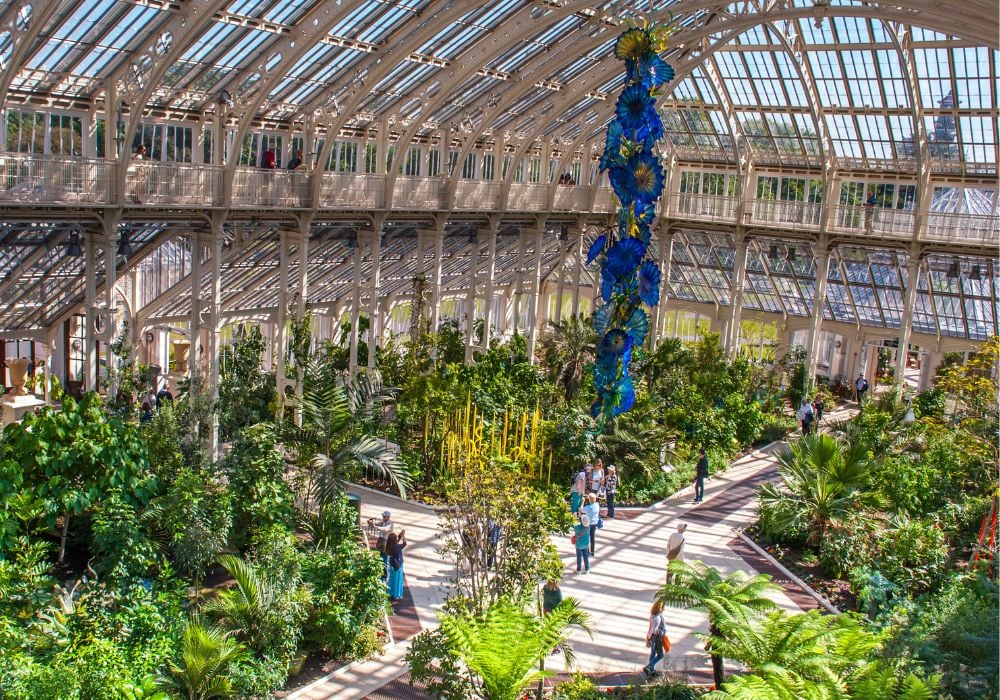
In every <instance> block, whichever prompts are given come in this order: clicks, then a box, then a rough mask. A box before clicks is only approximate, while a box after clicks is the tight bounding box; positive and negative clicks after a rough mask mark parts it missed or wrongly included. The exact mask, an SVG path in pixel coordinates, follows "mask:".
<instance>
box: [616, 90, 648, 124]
mask: <svg viewBox="0 0 1000 700" xmlns="http://www.w3.org/2000/svg"><path fill="white" fill-rule="evenodd" d="M615 114H616V115H617V117H618V123H619V124H621V128H622V129H623V130H624V131H627V132H635V131H638V130H639V129H642V128H643V127H645V126H646V122H647V120H648V119H649V117H650V115H656V101H655V100H653V98H652V96H651V95H650V94H649V88H646V87H643V85H641V84H636V85H632V86H630V87H627V88H625V91H624V92H622V94H621V95H619V96H618V102H617V104H616V105H615Z"/></svg>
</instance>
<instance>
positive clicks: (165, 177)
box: [0, 152, 1000, 243]
mask: <svg viewBox="0 0 1000 700" xmlns="http://www.w3.org/2000/svg"><path fill="white" fill-rule="evenodd" d="M116 168H117V161H115V160H110V159H106V158H84V157H81V156H59V155H38V154H31V153H10V152H2V153H0V204H2V203H17V202H20V203H24V204H32V205H38V204H70V205H73V204H114V203H115V202H114V201H113V196H112V189H111V185H112V181H113V179H114V173H115V169H116ZM222 174H223V168H222V167H220V166H215V165H200V164H193V163H174V162H164V161H149V160H144V161H136V162H132V163H129V165H128V168H127V170H126V174H125V191H124V192H123V193H122V200H123V203H124V204H125V206H157V205H183V206H191V207H215V206H231V207H236V208H239V207H268V206H277V207H287V208H310V209H311V208H313V207H314V206H315V207H318V208H320V209H358V208H364V209H384V208H386V207H389V206H391V207H392V208H396V209H415V210H432V211H433V210H439V209H442V208H443V207H444V206H445V204H446V202H445V195H446V183H445V181H444V180H443V179H442V178H441V177H440V176H435V177H426V176H409V175H406V176H402V175H401V176H399V177H397V178H395V180H394V183H393V190H392V192H388V193H387V192H385V186H386V176H384V175H374V174H369V173H352V172H338V171H314V170H308V169H303V168H299V169H296V170H291V171H290V170H265V169H261V168H255V167H238V168H236V171H235V176H234V179H233V190H232V194H231V201H229V202H224V201H223V192H222ZM317 177H319V178H320V179H321V180H320V183H319V185H320V186H319V188H318V191H319V201H318V202H315V203H314V202H311V201H310V197H311V192H312V182H313V179H314V178H317ZM454 184H455V186H454V207H455V209H457V210H466V211H468V210H480V211H500V210H501V209H503V210H506V211H510V212H543V211H547V210H549V209H551V210H552V211H555V212H571V213H581V214H587V213H593V214H607V213H613V212H614V210H615V198H614V192H613V191H612V189H611V188H610V187H608V186H607V185H603V184H602V185H559V184H555V183H531V182H512V183H510V185H509V189H508V191H507V198H506V201H500V199H501V197H502V196H503V191H504V190H503V185H502V183H501V182H500V181H499V180H471V179H464V178H463V179H459V180H457V181H456V182H455V183H454ZM825 206H830V205H825V204H823V203H819V202H796V201H784V200H772V199H752V200H750V201H749V202H748V206H747V211H745V213H744V219H743V221H741V222H739V223H743V224H747V225H754V226H760V227H765V228H778V229H792V230H807V231H808V230H813V231H815V230H818V229H819V227H820V223H821V221H822V220H823V212H824V207H825ZM738 210H739V197H736V196H728V195H713V194H694V193H683V192H682V193H677V192H675V193H673V194H671V195H670V196H668V197H664V198H663V199H662V200H661V204H660V209H659V211H658V214H659V215H660V216H665V217H670V218H674V219H681V220H683V219H688V220H691V221H705V222H719V223H730V224H732V223H736V220H735V219H736V212H737V211H738ZM828 214H829V220H828V222H827V226H828V228H829V231H830V233H836V234H848V235H857V236H880V237H888V238H897V239H902V240H908V239H909V238H911V237H912V236H913V227H914V224H915V213H914V211H913V210H911V209H890V208H887V207H879V206H867V205H850V204H838V205H833V206H832V210H831V211H829V212H828ZM923 240H925V241H930V242H958V243H962V242H965V243H971V242H974V243H984V242H985V243H998V242H1000V216H997V215H979V214H962V213H950V212H930V213H929V214H928V215H927V220H926V222H925V230H924V237H923Z"/></svg>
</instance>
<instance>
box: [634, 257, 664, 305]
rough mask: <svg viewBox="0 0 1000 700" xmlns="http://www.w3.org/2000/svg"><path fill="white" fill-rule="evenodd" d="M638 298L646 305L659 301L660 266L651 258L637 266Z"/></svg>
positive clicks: (655, 303)
mask: <svg viewBox="0 0 1000 700" xmlns="http://www.w3.org/2000/svg"><path fill="white" fill-rule="evenodd" d="M639 298H640V299H641V300H642V303H643V304H645V305H646V306H656V305H657V304H659V303H660V268H659V267H657V265H656V263H654V262H653V261H652V260H646V261H644V262H643V263H642V265H640V266H639Z"/></svg>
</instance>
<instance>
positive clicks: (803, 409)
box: [795, 396, 813, 435]
mask: <svg viewBox="0 0 1000 700" xmlns="http://www.w3.org/2000/svg"><path fill="white" fill-rule="evenodd" d="M795 417H796V418H798V419H799V422H800V423H802V434H803V435H808V434H809V428H810V426H812V422H813V407H812V406H810V405H809V400H808V399H807V398H805V397H804V396H803V397H802V405H800V406H799V410H798V411H797V412H796V413H795Z"/></svg>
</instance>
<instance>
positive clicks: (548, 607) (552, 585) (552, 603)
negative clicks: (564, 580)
mask: <svg viewBox="0 0 1000 700" xmlns="http://www.w3.org/2000/svg"><path fill="white" fill-rule="evenodd" d="M562 599H563V594H562V589H560V588H559V582H558V581H556V580H555V579H549V580H548V581H546V582H545V585H544V586H543V587H542V614H543V615H548V614H549V613H551V612H552V611H553V610H555V609H556V606H558V605H559V603H561V602H562ZM561 652H562V650H561V649H560V648H559V647H554V648H553V649H552V653H553V654H559V653H561Z"/></svg>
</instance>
